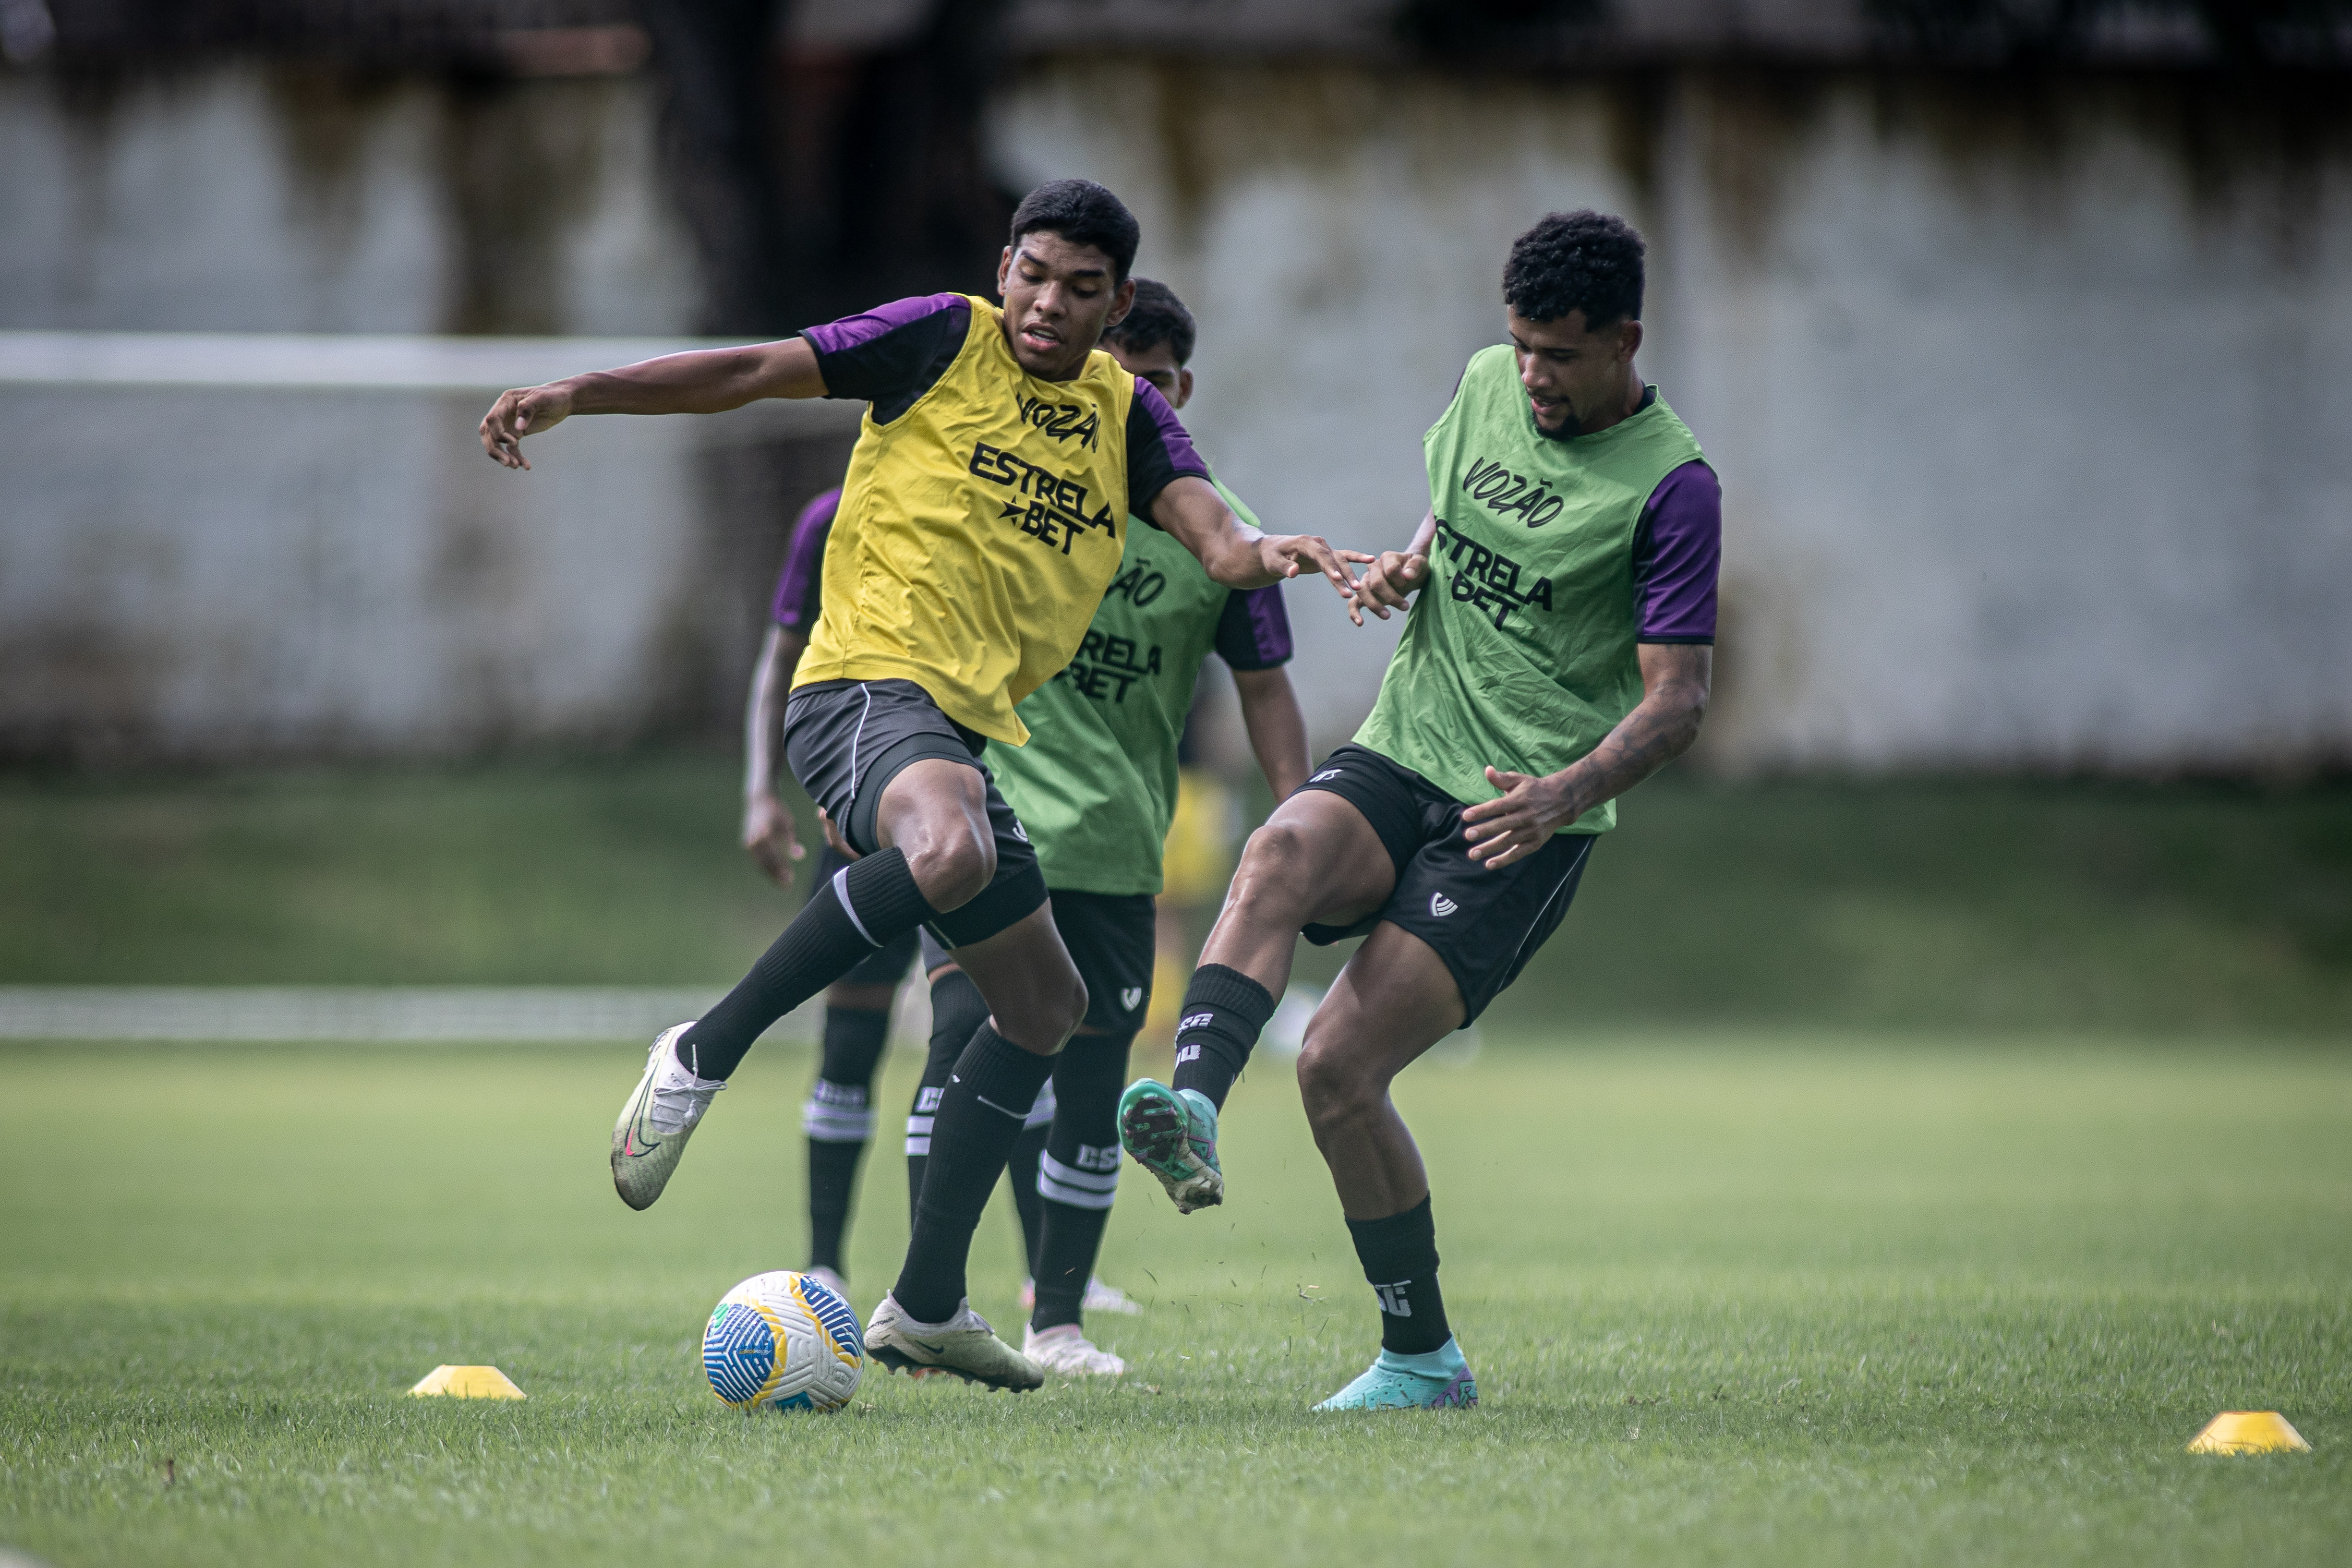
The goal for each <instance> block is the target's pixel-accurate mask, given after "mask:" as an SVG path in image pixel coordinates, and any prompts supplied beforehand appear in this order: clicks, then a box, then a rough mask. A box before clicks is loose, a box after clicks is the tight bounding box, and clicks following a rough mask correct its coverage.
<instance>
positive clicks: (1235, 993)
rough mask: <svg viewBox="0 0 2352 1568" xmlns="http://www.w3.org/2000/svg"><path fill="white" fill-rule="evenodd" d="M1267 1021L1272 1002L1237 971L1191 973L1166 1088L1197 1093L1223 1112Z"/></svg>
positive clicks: (1209, 967)
mask: <svg viewBox="0 0 2352 1568" xmlns="http://www.w3.org/2000/svg"><path fill="white" fill-rule="evenodd" d="M1273 1016H1274V998H1273V997H1272V996H1269V995H1268V994H1266V989H1265V986H1263V985H1260V984H1258V983H1257V982H1256V981H1255V980H1252V979H1251V978H1250V977H1249V976H1248V975H1246V974H1244V973H1242V972H1241V971H1240V970H1238V969H1227V968H1226V967H1225V966H1224V965H1223V964H1222V963H1204V964H1202V965H1201V967H1200V968H1198V969H1196V970H1194V971H1192V984H1190V985H1188V986H1186V987H1185V988H1184V1009H1183V1012H1182V1014H1181V1016H1180V1018H1179V1021H1178V1023H1177V1025H1176V1081H1175V1083H1174V1084H1173V1085H1171V1088H1175V1089H1199V1090H1200V1091H1201V1092H1202V1094H1205V1095H1207V1096H1208V1097H1209V1100H1210V1102H1211V1103H1212V1104H1213V1105H1214V1106H1216V1108H1217V1109H1218V1110H1223V1109H1224V1108H1225V1096H1226V1095H1228V1094H1230V1093H1231V1092H1233V1087H1234V1079H1237V1078H1239V1077H1241V1076H1242V1068H1245V1067H1247V1066H1248V1065H1249V1058H1250V1047H1253V1046H1255V1045H1256V1044H1257V1037H1258V1031H1259V1030H1261V1029H1263V1028H1265V1021H1266V1020H1267V1019H1268V1018H1271V1017H1273Z"/></svg>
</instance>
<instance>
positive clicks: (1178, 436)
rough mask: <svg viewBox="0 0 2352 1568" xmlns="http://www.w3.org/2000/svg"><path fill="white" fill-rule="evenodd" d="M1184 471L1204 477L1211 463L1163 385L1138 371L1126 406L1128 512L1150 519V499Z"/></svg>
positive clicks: (1157, 497)
mask: <svg viewBox="0 0 2352 1568" xmlns="http://www.w3.org/2000/svg"><path fill="white" fill-rule="evenodd" d="M1181 474H1191V475H1192V476H1194V477H1195V478H1197V479H1207V478H1208V477H1209V465H1208V464H1206V463H1204V462H1202V461H1201V454H1199V453H1198V452H1195V451H1194V450H1192V437H1190V436H1188V435H1186V434H1185V433H1184V426H1183V425H1182V424H1181V422H1179V421H1178V419H1177V417H1176V411H1175V410H1174V409H1173V408H1171V407H1169V406H1168V400H1167V399H1166V398H1164V397H1162V396H1160V389H1159V388H1158V387H1156V386H1154V385H1152V384H1150V382H1148V381H1146V380H1144V379H1143V378H1142V377H1141V376H1137V377H1136V378H1135V401H1134V402H1133V403H1132V404H1130V405H1129V406H1128V410H1127V510H1128V511H1129V514H1130V515H1132V516H1135V517H1139V518H1142V519H1143V520H1144V521H1147V522H1149V521H1151V503H1152V502H1153V501H1155V500H1159V499H1160V491H1161V490H1164V489H1167V488H1168V484H1169V481H1170V480H1171V479H1175V478H1177V477H1178V476H1179V475H1181Z"/></svg>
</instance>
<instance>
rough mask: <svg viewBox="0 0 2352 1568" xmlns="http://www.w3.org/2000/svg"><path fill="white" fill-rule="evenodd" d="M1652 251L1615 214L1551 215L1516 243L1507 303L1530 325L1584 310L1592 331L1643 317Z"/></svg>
mask: <svg viewBox="0 0 2352 1568" xmlns="http://www.w3.org/2000/svg"><path fill="white" fill-rule="evenodd" d="M1648 248H1649V247H1647V246H1645V245H1643V243H1642V237H1641V235H1640V233H1639V232H1637V231H1636V230H1635V229H1634V227H1633V225H1632V224H1630V223H1627V222H1626V221H1625V220H1624V219H1623V218H1622V217H1619V216H1617V215H1616V214H1614V213H1597V212H1594V211H1593V210H1592V209H1591V208H1590V207H1587V208H1585V209H1584V210H1583V211H1581V212H1572V213H1549V214H1547V215H1545V216H1544V220H1543V221H1542V222H1541V223H1538V225H1536V226H1535V227H1533V228H1531V229H1529V230H1528V232H1527V233H1525V234H1523V235H1521V236H1519V237H1518V238H1517V239H1515V240H1513V241H1511V259H1510V260H1509V261H1507V262H1506V263H1505V264H1504V267H1503V302H1504V303H1505V304H1507V305H1508V306H1510V307H1511V308H1512V309H1514V310H1517V311H1518V313H1519V314H1520V315H1522V316H1525V317H1526V318H1527V319H1528V321H1559V319H1560V318H1561V317H1562V316H1565V315H1568V314H1569V313H1570V311H1574V310H1582V311H1583V312H1584V330H1585V331H1588V332H1590V331H1598V330H1599V329H1601V328H1602V327H1605V326H1609V325H1611V324H1612V323H1613V322H1617V321H1640V320H1641V319H1642V255H1643V252H1644V251H1645V250H1647V249H1648Z"/></svg>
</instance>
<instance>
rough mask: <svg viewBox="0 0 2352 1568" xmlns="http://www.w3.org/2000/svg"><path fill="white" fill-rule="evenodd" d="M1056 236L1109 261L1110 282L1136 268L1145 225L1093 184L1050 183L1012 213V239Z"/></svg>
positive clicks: (1118, 280) (1017, 241)
mask: <svg viewBox="0 0 2352 1568" xmlns="http://www.w3.org/2000/svg"><path fill="white" fill-rule="evenodd" d="M1041 228H1042V229H1045V230H1046V231H1047V232H1048V233H1052V234H1058V235H1060V236H1061V237H1063V238H1064V239H1066V240H1068V241H1069V242H1070V243H1071V244H1072V245H1091V246H1093V247H1095V248H1096V249H1097V250H1099V251H1101V252H1102V253H1103V254H1104V255H1105V256H1108V257H1109V258H1110V272H1111V281H1112V282H1113V283H1124V282H1126V281H1127V274H1128V272H1129V268H1133V267H1134V266H1135V247H1137V246H1139V245H1140V244H1142V243H1143V228H1142V226H1140V225H1139V224H1138V223H1137V222H1136V221H1135V215H1134V214H1133V213H1131V212H1129V211H1128V210H1127V204H1126V203H1125V202H1123V201H1120V200H1119V199H1118V197H1117V196H1115V195H1111V193H1110V191H1109V190H1108V188H1107V187H1105V186H1102V185H1097V184H1095V183H1094V182H1093V181H1092V180H1048V181H1046V182H1045V184H1042V185H1040V186H1038V187H1037V188H1036V189H1035V190H1034V191H1032V192H1030V193H1029V194H1028V195H1025V196H1024V197H1022V198H1021V205H1019V206H1017V207H1015V208H1013V238H1012V241H1011V243H1012V244H1013V246H1015V247H1018V246H1019V245H1020V243H1021V237H1022V236H1023V235H1024V234H1032V233H1034V232H1035V231H1036V230H1038V229H1041Z"/></svg>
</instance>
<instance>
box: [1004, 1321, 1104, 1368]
mask: <svg viewBox="0 0 2352 1568" xmlns="http://www.w3.org/2000/svg"><path fill="white" fill-rule="evenodd" d="M1021 1353H1022V1354H1023V1355H1025V1356H1027V1357H1028V1358H1029V1359H1030V1360H1031V1361H1034V1362H1035V1363H1037V1364H1038V1365H1039V1366H1042V1367H1044V1368H1045V1370H1046V1371H1047V1372H1050V1373H1054V1374H1055V1376H1057V1377H1125V1376H1126V1375H1127V1363H1125V1362H1123V1361H1121V1360H1119V1359H1118V1357H1117V1356H1115V1355H1113V1354H1111V1353H1110V1352H1108V1351H1107V1350H1103V1349H1100V1348H1099V1347H1097V1346H1096V1345H1094V1344H1092V1343H1090V1342H1088V1341H1087V1336H1086V1335H1085V1334H1084V1333H1082V1332H1081V1331H1079V1329H1078V1325H1077V1324H1076V1323H1058V1324H1056V1325H1055V1326H1054V1327H1053V1328H1050V1329H1047V1330H1046V1331H1045V1332H1043V1333H1040V1332H1038V1331H1036V1330H1035V1329H1031V1330H1030V1331H1028V1333H1027V1335H1026V1336H1025V1337H1024V1339H1023V1340H1022V1342H1021Z"/></svg>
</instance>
